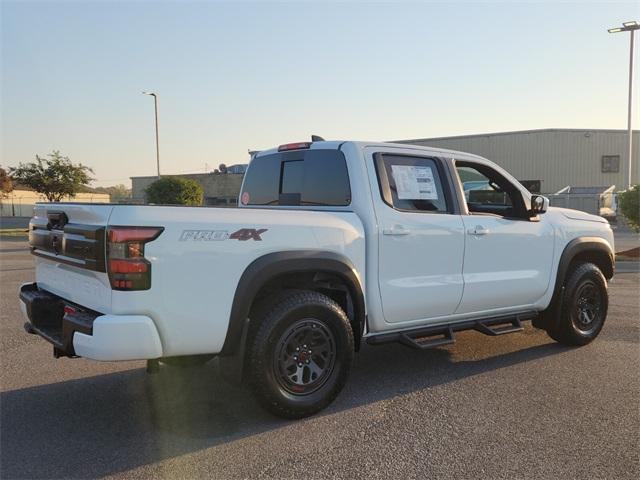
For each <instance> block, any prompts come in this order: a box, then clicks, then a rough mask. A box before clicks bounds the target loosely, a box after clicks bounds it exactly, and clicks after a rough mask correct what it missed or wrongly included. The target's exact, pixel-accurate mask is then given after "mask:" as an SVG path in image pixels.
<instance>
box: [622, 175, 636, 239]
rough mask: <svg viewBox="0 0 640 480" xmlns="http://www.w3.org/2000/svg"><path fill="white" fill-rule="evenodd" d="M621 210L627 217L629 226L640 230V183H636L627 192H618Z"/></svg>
mask: <svg viewBox="0 0 640 480" xmlns="http://www.w3.org/2000/svg"><path fill="white" fill-rule="evenodd" d="M618 203H619V204H620V212H621V213H622V215H623V216H624V217H625V218H626V219H627V222H628V223H629V226H630V227H631V228H633V229H634V230H635V231H636V232H638V231H640V185H634V186H633V187H631V188H630V189H629V190H627V191H626V192H622V193H620V194H618Z"/></svg>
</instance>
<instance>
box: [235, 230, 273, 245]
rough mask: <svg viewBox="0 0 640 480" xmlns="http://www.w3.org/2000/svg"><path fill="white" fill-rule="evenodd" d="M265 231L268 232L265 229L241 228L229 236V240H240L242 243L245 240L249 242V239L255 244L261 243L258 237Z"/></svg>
mask: <svg viewBox="0 0 640 480" xmlns="http://www.w3.org/2000/svg"><path fill="white" fill-rule="evenodd" d="M267 230H268V229H267V228H260V229H255V228H241V229H240V230H237V231H235V232H233V233H232V234H231V235H229V238H230V239H232V240H240V241H241V242H244V241H246V240H251V239H253V240H255V241H257V242H261V241H262V237H260V235H262V234H263V233H264V232H266V231H267Z"/></svg>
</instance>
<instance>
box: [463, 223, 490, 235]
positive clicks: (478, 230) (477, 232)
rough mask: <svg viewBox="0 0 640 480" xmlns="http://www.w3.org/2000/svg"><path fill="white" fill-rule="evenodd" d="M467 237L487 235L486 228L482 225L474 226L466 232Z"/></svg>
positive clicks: (487, 230)
mask: <svg viewBox="0 0 640 480" xmlns="http://www.w3.org/2000/svg"><path fill="white" fill-rule="evenodd" d="M467 233H468V234H469V235H486V234H487V233H489V229H488V228H484V227H483V226H482V225H476V226H475V227H474V228H470V229H469V230H467Z"/></svg>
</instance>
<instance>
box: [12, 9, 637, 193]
mask: <svg viewBox="0 0 640 480" xmlns="http://www.w3.org/2000/svg"><path fill="white" fill-rule="evenodd" d="M639 5H640V3H639V2H637V1H632V2H627V3H619V2H618V3H613V2H602V1H601V2H586V1H583V2H579V3H564V2H562V3H561V2H537V3H524V2H517V3H516V2H503V3H495V2H491V3H489V2H465V3H462V2H447V3H433V2H426V1H425V2H412V3H406V2H393V3H379V2H377V3H372V2H355V1H354V2H345V3H334V2H314V3H307V2H296V3H282V2H278V3H275V2H257V3H256V2H253V3H247V2H226V3H224V2H215V1H209V2H163V3H159V2H144V1H138V2H123V1H111V2H94V1H84V2H79V1H76V2H56V1H49V2H33V1H20V2H14V1H7V0H0V16H1V20H0V22H1V23H0V25H1V37H0V41H1V51H0V52H1V58H0V61H1V72H0V73H1V87H0V95H1V97H0V101H1V114H2V115H1V117H2V118H1V120H2V124H1V127H0V128H1V138H0V140H1V143H2V145H1V150H0V152H1V157H0V165H2V166H3V167H7V166H16V165H18V164H19V163H20V162H30V161H33V160H34V158H35V155H36V154H39V155H46V154H47V153H49V152H51V151H52V150H59V151H60V152H61V153H62V154H63V155H66V156H68V157H70V158H71V160H72V161H74V162H80V163H83V164H85V165H88V166H90V167H91V168H93V169H94V171H95V175H94V176H95V177H96V182H94V186H107V185H113V184H118V183H124V184H127V185H130V180H129V177H131V176H138V175H155V169H156V158H155V155H156V151H155V136H154V135H155V130H154V111H153V99H152V97H149V96H144V95H142V94H141V92H142V91H143V90H152V91H155V92H157V94H158V100H159V102H158V103H159V129H160V163H161V171H162V173H164V174H172V173H187V172H189V173H193V172H204V171H205V169H206V168H208V170H209V171H210V170H212V169H213V168H216V167H217V166H218V165H219V164H220V163H225V164H227V165H233V164H236V163H246V162H247V161H248V158H249V157H248V154H247V151H248V150H249V149H251V150H254V149H256V150H260V149H265V148H271V147H273V146H277V145H279V144H282V143H288V142H293V141H304V140H308V139H309V138H310V135H311V134H316V135H321V136H323V137H324V138H326V139H332V140H334V139H351V140H376V141H384V140H399V139H410V138H428V137H437V136H451V135H463V134H472V133H486V132H497V131H512V130H525V129H537V128H594V129H595V128H613V129H625V128H626V121H627V110H626V109H627V86H628V83H627V82H628V62H629V34H628V33H624V34H621V33H619V34H608V33H607V28H610V27H614V26H618V25H620V24H621V23H622V22H623V21H628V20H640V6H639ZM638 43H640V42H638V41H636V49H637V50H636V51H638V50H640V45H638ZM636 60H637V57H636ZM639 68H640V67H639ZM638 77H640V74H639V75H637V76H636V82H635V85H636V86H635V90H636V92H637V90H638V88H637V84H638V82H637V78H638ZM638 98H639V97H638V96H637V93H636V99H638ZM637 117H638V115H637V112H636V114H635V115H634V119H635V120H634V121H635V122H636V127H637V125H638V124H637Z"/></svg>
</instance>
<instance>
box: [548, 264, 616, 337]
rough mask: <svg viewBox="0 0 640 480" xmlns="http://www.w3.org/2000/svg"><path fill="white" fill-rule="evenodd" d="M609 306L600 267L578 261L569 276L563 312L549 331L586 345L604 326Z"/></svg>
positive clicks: (604, 280) (605, 283) (555, 335)
mask: <svg viewBox="0 0 640 480" xmlns="http://www.w3.org/2000/svg"><path fill="white" fill-rule="evenodd" d="M608 306H609V295H608V292H607V280H606V279H605V278H604V275H602V272H601V271H600V269H599V268H598V267H597V266H596V265H594V264H593V263H581V264H578V265H576V266H575V268H574V269H573V270H572V271H571V273H570V274H569V275H568V277H567V281H566V283H565V289H564V295H563V298H562V307H561V310H560V315H559V316H558V318H556V319H555V321H554V322H553V324H552V325H551V326H550V327H549V328H548V330H547V333H548V334H549V336H550V337H551V338H553V339H554V340H556V341H558V342H560V343H564V344H565V345H586V344H587V343H589V342H591V341H592V340H593V339H595V338H596V337H597V336H598V334H599V333H600V331H601V330H602V327H603V325H604V321H605V319H606V317H607V309H608Z"/></svg>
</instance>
